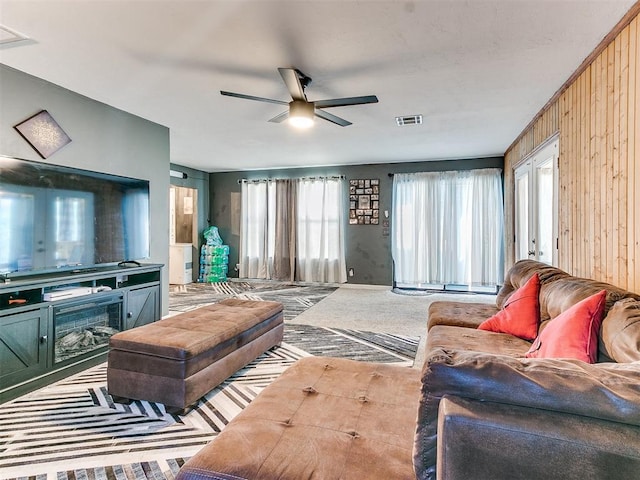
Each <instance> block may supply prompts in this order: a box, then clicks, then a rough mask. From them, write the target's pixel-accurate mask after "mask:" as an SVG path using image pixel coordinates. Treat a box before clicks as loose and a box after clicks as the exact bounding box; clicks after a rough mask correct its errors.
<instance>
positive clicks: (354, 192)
mask: <svg viewBox="0 0 640 480" xmlns="http://www.w3.org/2000/svg"><path fill="white" fill-rule="evenodd" d="M379 223H380V179H378V178H368V179H351V180H349V225H378V224H379Z"/></svg>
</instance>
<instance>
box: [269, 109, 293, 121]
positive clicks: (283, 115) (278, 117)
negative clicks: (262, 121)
mask: <svg viewBox="0 0 640 480" xmlns="http://www.w3.org/2000/svg"><path fill="white" fill-rule="evenodd" d="M287 118H289V110H287V111H285V112H282V113H280V114H278V115H276V116H275V117H273V118H270V119H269V121H270V122H273V123H281V122H284V121H285V120H286V119H287Z"/></svg>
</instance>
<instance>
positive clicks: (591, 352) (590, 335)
mask: <svg viewBox="0 0 640 480" xmlns="http://www.w3.org/2000/svg"><path fill="white" fill-rule="evenodd" d="M606 299H607V291H606V290H602V291H601V292H598V293H596V294H595V295H591V296H590V297H587V298H585V299H584V300H581V301H580V302H578V303H576V304H575V305H574V306H572V307H571V308H569V309H568V310H565V311H564V312H562V313H561V314H560V315H558V316H557V317H556V318H554V319H553V320H551V322H549V325H547V327H546V328H545V329H544V330H542V333H541V334H540V335H539V336H538V338H536V340H535V341H534V342H533V345H531V348H530V349H529V351H528V352H527V353H526V354H525V357H527V358H573V359H576V360H582V361H583V362H587V363H594V362H595V361H596V359H597V356H598V334H599V332H600V325H601V324H602V317H603V314H604V305H605V301H606Z"/></svg>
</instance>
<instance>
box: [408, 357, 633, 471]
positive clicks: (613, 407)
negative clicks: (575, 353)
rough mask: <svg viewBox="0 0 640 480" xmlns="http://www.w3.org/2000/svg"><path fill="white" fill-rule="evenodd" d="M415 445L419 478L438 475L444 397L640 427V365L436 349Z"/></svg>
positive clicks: (426, 371)
mask: <svg viewBox="0 0 640 480" xmlns="http://www.w3.org/2000/svg"><path fill="white" fill-rule="evenodd" d="M421 388H422V389H421V397H420V406H419V411H418V423H417V429H416V438H415V444H414V465H415V469H416V474H417V477H418V478H419V479H427V478H429V479H432V478H435V462H436V444H437V442H436V435H437V419H438V408H439V403H440V400H441V398H442V397H443V396H444V395H453V396H457V397H463V398H468V399H474V400H480V401H487V402H497V403H504V404H509V405H520V406H525V407H529V408H537V409H542V410H549V411H555V412H560V413H568V414H574V415H583V416H586V417H592V418H596V419H601V420H608V421H613V422H619V423H623V424H630V425H635V426H640V402H639V401H638V399H639V398H640V363H635V362H634V363H627V364H617V363H600V364H592V365H590V364H587V363H583V362H580V361H577V360H562V359H528V358H512V357H507V356H501V355H492V354H485V353H479V352H470V351H455V350H445V349H434V350H432V351H431V352H430V353H429V357H428V358H427V360H426V361H425V364H424V367H423V371H422V387H421Z"/></svg>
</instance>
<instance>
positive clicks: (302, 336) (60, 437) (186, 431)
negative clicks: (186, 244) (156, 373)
mask: <svg viewBox="0 0 640 480" xmlns="http://www.w3.org/2000/svg"><path fill="white" fill-rule="evenodd" d="M234 286H235V282H234ZM296 288H297V287H296ZM325 288H326V287H325ZM254 290H255V289H254ZM286 290H288V292H280V295H279V297H280V298H283V297H285V296H289V297H291V299H294V298H295V297H297V296H298V297H299V296H300V293H301V292H300V291H299V290H297V291H295V289H293V290H292V288H291V287H290V288H288V289H286ZM265 292H266V290H263V291H261V295H267V294H266V293H265ZM325 292H326V290H325ZM271 293H272V294H274V295H275V293H274V292H271ZM276 293H277V292H276ZM283 293H284V295H283ZM311 293H312V295H311V297H312V298H313V295H314V293H313V292H311ZM316 293H317V294H318V296H319V297H321V298H324V296H326V293H324V295H321V294H320V293H321V292H316ZM242 294H246V291H245V292H244V293H242ZM234 295H235V294H234ZM321 298H320V299H321ZM263 299H265V300H266V299H267V298H263ZM191 300H193V296H192V298H191ZM207 300H209V299H207ZM279 301H281V300H279ZM312 301H313V300H312ZM318 301H319V300H318ZM187 303H188V304H184V305H176V304H173V305H172V306H171V307H170V309H173V310H174V311H175V312H178V311H181V309H183V308H184V309H185V310H189V309H192V308H196V306H197V305H198V302H193V301H188V302H187ZM207 303H211V301H210V300H209V301H208V302H207ZM283 303H284V302H283ZM296 303H297V304H299V302H298V301H297V300H291V301H289V304H290V306H289V308H290V309H291V305H292V304H296ZM308 303H311V302H308ZM194 304H195V306H194ZM293 306H294V307H295V305H293ZM175 307H178V308H175ZM296 308H297V307H296ZM306 308H308V306H307V307H306ZM286 309H287V307H286V305H285V310H286ZM289 311H291V310H289ZM285 315H286V312H285ZM419 340H420V339H419V338H417V337H406V336H401V335H393V334H381V333H372V332H363V331H356V330H346V329H333V328H324V327H313V326H309V325H296V324H294V323H292V322H287V323H285V336H284V342H283V344H282V346H280V347H275V348H273V349H271V350H269V351H268V352H266V353H264V354H263V355H261V356H260V357H259V358H258V359H256V360H255V361H253V362H252V363H251V364H249V365H248V366H247V367H245V368H243V369H242V370H240V371H238V372H236V373H235V374H234V375H233V376H231V377H230V378H228V379H227V380H226V381H225V382H223V383H222V384H221V385H219V386H218V387H216V388H215V389H214V390H212V391H211V392H209V393H208V394H206V395H205V396H204V397H203V398H201V399H200V400H199V401H198V403H197V405H196V406H195V408H193V409H192V410H191V411H189V412H187V413H186V414H185V415H171V414H167V413H166V411H165V409H164V406H163V405H162V404H158V403H153V402H145V401H136V402H133V403H132V404H130V405H123V404H119V403H114V402H113V400H112V399H111V397H110V396H109V395H108V393H107V391H106V364H102V365H98V366H96V367H93V368H90V369H88V370H85V371H83V372H80V373H78V374H76V375H73V376H71V377H68V378H66V379H63V380H61V381H59V382H57V383H54V384H52V385H49V386H47V387H44V388H42V389H40V390H37V391H35V392H32V393H30V394H27V395H25V396H23V397H20V398H18V399H16V400H13V401H11V402H7V403H5V404H3V405H0V479H2V480H6V479H17V478H33V479H38V480H65V479H73V480H76V479H90V480H92V479H100V480H102V479H104V480H111V479H119V480H146V479H153V480H173V479H174V477H175V475H176V473H177V471H178V470H179V469H180V467H181V466H182V464H183V463H184V462H185V461H186V460H187V459H188V458H189V457H191V456H192V455H194V454H195V453H196V452H197V451H198V450H200V449H201V448H202V447H203V446H204V445H205V444H207V443H208V442H210V441H211V440H212V439H213V438H215V436H216V435H217V434H218V433H219V432H220V431H221V430H222V429H223V428H224V426H225V425H226V424H227V423H228V422H229V421H230V420H231V419H232V418H233V417H235V416H236V415H237V414H238V413H239V412H240V411H241V410H242V409H243V408H244V407H246V406H247V405H248V404H249V403H250V402H251V401H252V400H253V399H254V398H255V397H256V395H258V393H259V392H260V391H261V390H262V389H263V388H264V387H265V386H267V385H268V384H269V383H271V382H272V381H273V380H274V379H275V378H277V377H278V376H279V375H280V374H281V373H282V372H284V370H286V368H288V367H289V366H290V365H291V364H292V363H293V362H295V361H296V360H297V359H299V358H302V357H305V356H309V355H325V356H334V357H341V358H353V359H357V360H361V361H373V362H386V363H394V364H396V365H399V366H411V365H412V364H413V359H414V357H415V354H416V351H417V346H418V343H419Z"/></svg>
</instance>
